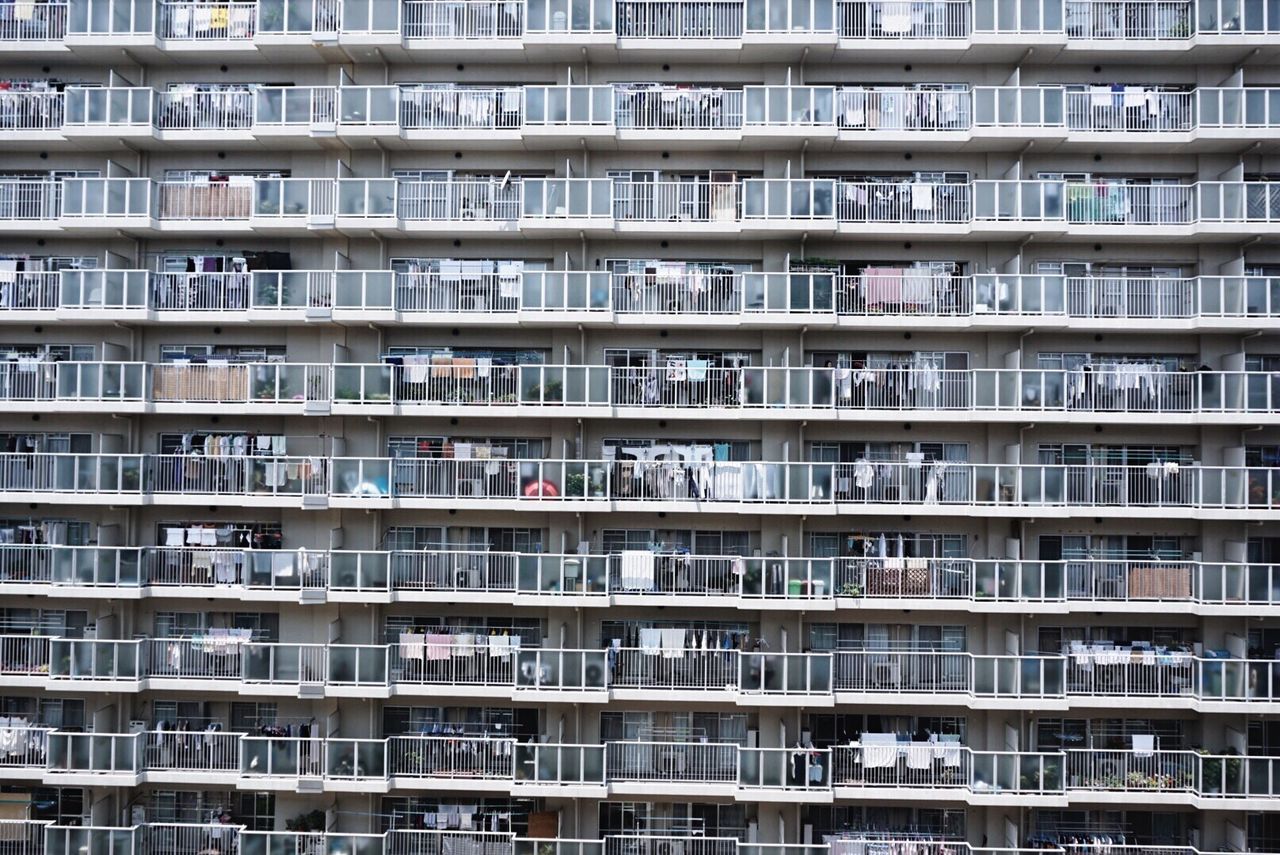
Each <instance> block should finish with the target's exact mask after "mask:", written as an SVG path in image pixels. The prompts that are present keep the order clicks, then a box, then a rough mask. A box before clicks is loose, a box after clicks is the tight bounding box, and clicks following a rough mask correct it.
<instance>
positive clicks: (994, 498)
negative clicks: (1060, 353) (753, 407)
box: [0, 453, 1280, 516]
mask: <svg viewBox="0 0 1280 855" xmlns="http://www.w3.org/2000/svg"><path fill="white" fill-rule="evenodd" d="M495 470H496V471H495ZM638 473H639V474H638ZM0 489H3V490H9V491H12V492H14V493H18V494H32V495H35V494H39V495H42V496H44V497H45V498H46V499H47V500H51V501H52V500H59V501H67V502H73V503H77V502H78V503H85V502H103V501H109V502H116V501H118V500H119V499H120V498H121V497H129V496H135V497H138V498H139V499H141V498H142V497H144V496H162V495H167V494H183V495H188V496H190V495H210V496H213V495H217V496H232V495H240V496H259V497H263V498H267V497H270V498H272V499H274V500H283V501H284V503H285V504H293V502H295V501H302V500H304V499H306V500H314V499H322V498H323V499H329V498H332V499H343V500H345V501H350V500H356V501H357V503H358V504H360V505H361V506H363V505H365V504H368V505H371V506H377V505H379V504H380V503H385V502H386V500H388V499H391V498H398V499H426V500H439V499H449V500H455V501H456V500H462V501H467V500H480V501H493V500H505V501H510V502H517V503H520V504H522V505H525V504H527V505H538V506H540V507H544V508H548V507H554V506H555V505H557V504H560V505H563V504H564V503H566V502H573V503H580V502H586V503H591V504H600V505H604V504H607V503H611V502H657V503H662V502H698V503H700V504H720V503H725V504H737V503H746V504H752V505H758V506H768V505H785V506H791V507H795V508H808V507H830V508H833V509H834V508H836V507H838V506H841V505H857V506H859V507H864V508H874V507H877V506H888V507H890V508H892V507H896V506H900V505H912V506H919V507H924V508H930V507H940V506H951V507H965V506H972V507H988V508H1030V507H1035V508H1048V507H1053V508H1066V509H1069V510H1078V511H1079V512H1082V513H1083V512H1086V511H1088V512H1093V513H1096V512H1097V511H1100V510H1104V509H1115V510H1120V511H1128V510H1132V509H1137V508H1143V509H1152V508H1163V509H1167V510H1173V509H1182V510H1184V511H1191V510H1241V511H1245V510H1248V511H1249V512H1251V513H1258V512H1261V511H1268V510H1277V509H1280V470H1277V469H1274V468H1265V467H1232V466H1202V465H1199V464H1181V465H1180V464H1177V463H1163V464H1159V463H1157V464H1152V465H1149V466H1105V465H1100V464H1079V465H1076V464H1063V465H1057V464H1027V465H1013V464H1006V465H990V464H979V463H967V462H931V463H927V464H924V463H896V462H895V463H876V464H872V463H870V462H859V463H840V464H836V463H775V462H753V461H744V462H727V463H726V462H712V463H706V464H705V465H699V466H698V467H695V468H694V469H692V470H690V469H689V468H688V467H686V466H684V465H683V464H677V463H672V462H656V463H652V464H649V465H647V466H646V467H644V469H643V471H641V470H639V469H637V468H635V467H633V466H629V465H628V464H627V463H626V462H625V461H602V460H515V459H508V460H498V461H484V460H456V459H437V458H431V459H405V458H394V459H388V458H354V457H347V458H326V457H203V456H198V455H161V454H44V453H41V454H21V453H8V454H3V455H0ZM1193 516H1194V514H1193Z"/></svg>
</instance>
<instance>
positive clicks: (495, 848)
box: [3, 820, 1227, 855]
mask: <svg viewBox="0 0 1280 855" xmlns="http://www.w3.org/2000/svg"><path fill="white" fill-rule="evenodd" d="M4 823H5V831H4V838H3V839H4V840H5V841H6V851H7V852H11V853H13V855H37V853H49V855H73V853H84V852H92V853H94V855H103V853H105V855H155V853H164V855H185V853H190V852H203V851H210V850H213V851H219V852H225V851H239V852H242V853H244V855H261V853H284V852H287V853H290V855H292V853H308V855H311V853H316V852H357V853H362V855H422V853H439V852H455V853H456V852H468V853H474V855H536V853H539V852H542V853H549V855H660V853H663V852H671V851H682V852H685V853H687V855H833V853H838V852H840V851H842V850H843V849H845V848H848V847H849V846H850V845H857V844H858V843H860V842H862V843H866V842H874V843H877V844H879V843H883V844H884V845H887V846H895V845H911V846H914V847H916V848H918V849H919V850H920V851H921V852H922V853H927V855H943V853H944V852H954V853H957V855H1034V853H1037V852H1047V853H1049V855H1063V853H1064V851H1065V850H1064V849H1062V848H1040V849H1017V848H1009V847H1006V848H1000V849H996V848H991V849H988V848H979V847H976V846H971V845H970V844H968V843H966V842H964V841H962V840H954V839H949V838H942V837H939V838H925V839H921V838H919V837H908V836H903V837H902V838H901V839H897V838H894V837H893V836H892V835H882V834H877V835H874V836H873V837H871V838H870V841H863V840H859V839H852V840H840V841H835V842H833V843H830V844H828V843H812V844H778V843H764V844H761V843H744V842H741V841H739V840H738V838H736V837H711V836H705V835H697V836H681V835H680V834H657V833H644V834H626V835H610V836H607V837H604V838H601V839H598V840H579V839H565V838H560V839H556V840H545V839H525V838H519V837H515V836H514V835H512V834H506V833H497V832H474V831H426V830H422V831H418V830H408V829H397V830H392V831H387V832H384V833H382V834H362V833H351V832H343V831H315V832H306V831H252V830H249V829H248V828H246V827H244V826H240V825H219V824H212V825H196V824H181V823H144V824H141V825H134V826H132V827H127V828H111V827H106V826H58V825H53V824H51V823H49V822H44V821H38V820H5V821H4ZM1070 851H1071V852H1072V853H1074V855H1105V853H1106V852H1107V851H1108V850H1107V849H1106V848H1105V847H1103V846H1094V845H1092V844H1082V845H1074V846H1071V847H1070ZM1110 851H1112V852H1113V853H1114V852H1116V851H1119V852H1123V853H1129V855H1227V853H1211V852H1208V851H1204V852H1202V851H1201V850H1200V849H1198V848H1195V847H1191V846H1125V847H1118V846H1115V845H1112V846H1111V848H1110Z"/></svg>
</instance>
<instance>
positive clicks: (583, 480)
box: [564, 472, 587, 499]
mask: <svg viewBox="0 0 1280 855" xmlns="http://www.w3.org/2000/svg"><path fill="white" fill-rule="evenodd" d="M586 488H587V476H586V475H584V474H583V473H581V472H573V473H571V474H569V475H567V476H566V477H565V479H564V497H565V498H566V499H581V498H583V497H585V496H586Z"/></svg>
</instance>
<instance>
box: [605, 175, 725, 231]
mask: <svg viewBox="0 0 1280 855" xmlns="http://www.w3.org/2000/svg"><path fill="white" fill-rule="evenodd" d="M739 188H740V185H739V184H738V183H736V182H706V181H652V182H645V181H614V182H613V184H612V190H613V216H614V219H616V220H619V221H643V222H663V221H671V220H680V221H691V222H736V221H737V220H738V219H739V216H740V214H739V212H740V202H739Z"/></svg>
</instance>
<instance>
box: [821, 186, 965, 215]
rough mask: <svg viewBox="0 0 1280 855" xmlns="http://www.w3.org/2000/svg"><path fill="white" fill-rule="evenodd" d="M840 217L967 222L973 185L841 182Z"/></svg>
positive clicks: (838, 196) (837, 211)
mask: <svg viewBox="0 0 1280 855" xmlns="http://www.w3.org/2000/svg"><path fill="white" fill-rule="evenodd" d="M835 197H836V217H837V219H839V220H840V221H841V222H847V223H964V222H968V221H969V220H970V216H971V215H970V210H971V205H970V185H968V184H941V183H937V184H935V183H928V182H920V181H916V182H892V183H890V182H876V181H840V182H838V183H837V184H836V187H835Z"/></svg>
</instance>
